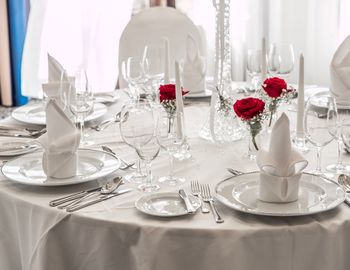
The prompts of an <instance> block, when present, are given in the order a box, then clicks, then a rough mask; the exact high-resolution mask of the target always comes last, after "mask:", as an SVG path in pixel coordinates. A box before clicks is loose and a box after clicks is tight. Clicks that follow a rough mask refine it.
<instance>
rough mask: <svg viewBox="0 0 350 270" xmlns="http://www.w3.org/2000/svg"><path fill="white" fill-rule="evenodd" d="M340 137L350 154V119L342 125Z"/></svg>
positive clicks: (345, 120)
mask: <svg viewBox="0 0 350 270" xmlns="http://www.w3.org/2000/svg"><path fill="white" fill-rule="evenodd" d="M340 135H341V138H342V142H343V144H344V147H345V149H346V152H348V153H349V152H350V118H348V119H344V120H343V121H342V124H341V131H340Z"/></svg>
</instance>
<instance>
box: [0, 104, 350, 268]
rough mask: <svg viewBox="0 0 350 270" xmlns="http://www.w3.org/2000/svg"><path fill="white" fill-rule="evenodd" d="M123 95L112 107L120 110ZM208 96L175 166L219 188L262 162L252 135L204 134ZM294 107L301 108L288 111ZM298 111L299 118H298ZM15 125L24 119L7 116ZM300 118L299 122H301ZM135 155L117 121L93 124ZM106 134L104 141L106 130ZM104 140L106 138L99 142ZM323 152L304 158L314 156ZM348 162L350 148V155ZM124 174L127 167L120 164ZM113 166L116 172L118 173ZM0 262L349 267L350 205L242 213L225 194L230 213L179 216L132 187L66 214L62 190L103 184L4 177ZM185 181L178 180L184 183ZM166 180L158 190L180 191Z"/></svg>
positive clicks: (161, 161)
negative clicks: (141, 207) (156, 211)
mask: <svg viewBox="0 0 350 270" xmlns="http://www.w3.org/2000/svg"><path fill="white" fill-rule="evenodd" d="M122 105H123V102H118V103H117V104H115V105H114V106H113V107H112V108H111V110H112V111H113V112H117V111H118V110H120V108H121V106H122ZM208 109H209V108H208V105H207V104H205V103H202V104H199V105H195V106H185V113H186V115H187V116H188V117H186V120H187V121H188V122H187V125H186V126H187V127H188V129H187V136H188V142H189V144H190V145H191V154H192V158H191V159H189V160H187V161H184V162H177V163H176V164H175V165H176V167H175V168H176V170H175V172H176V174H177V175H179V176H183V177H186V179H187V183H185V184H184V185H183V186H181V187H183V188H185V189H186V190H187V191H189V181H190V180H198V181H200V183H207V184H209V185H210V187H211V189H212V190H213V188H214V187H215V185H216V183H217V182H219V181H220V180H222V179H224V178H225V177H227V176H228V173H227V171H226V168H227V167H233V168H236V169H239V170H241V171H246V172H247V171H252V170H257V169H258V167H257V166H256V163H255V162H251V161H249V160H247V159H244V158H243V155H244V153H246V151H247V142H242V141H238V142H235V143H230V144H213V143H211V142H208V141H204V140H202V139H200V138H199V137H198V134H197V133H198V130H199V129H200V128H201V126H202V124H203V122H204V121H205V120H206V119H205V117H206V115H207V111H208ZM288 113H289V114H293V112H288ZM294 119H295V116H293V117H292V118H291V121H292V122H293V121H294ZM3 123H7V124H10V123H12V124H16V122H15V121H14V120H13V119H7V120H6V122H3ZM293 123H295V121H294V122H293ZM90 135H91V136H92V139H93V138H94V139H95V141H96V142H98V143H103V144H106V143H107V142H109V145H110V146H111V147H112V148H113V150H115V151H116V152H117V153H118V154H119V155H121V156H122V157H123V158H125V159H129V160H131V159H132V158H134V157H135V153H134V150H133V149H131V148H130V147H128V146H127V145H125V144H124V143H121V141H120V134H119V132H118V127H117V125H115V126H111V127H110V128H109V129H107V130H106V131H105V133H94V132H91V133H90ZM101 137H103V140H102V139H101ZM96 147H99V145H97V146H96ZM335 149H336V142H332V143H330V144H329V145H327V146H326V147H325V152H326V153H327V155H325V156H324V159H323V165H326V164H327V163H330V162H332V161H334V160H336V157H337V153H336V151H335ZM314 155H315V153H314V152H313V151H310V152H309V153H307V154H306V156H305V157H306V158H307V159H308V160H309V161H310V167H313V166H314V165H315V158H314ZM167 159H168V157H167V155H166V153H165V152H161V153H160V155H159V157H157V158H156V159H155V160H154V162H153V166H152V167H153V175H154V177H155V179H157V178H158V177H159V176H162V175H165V174H166V173H168V169H169V165H168V162H167ZM344 162H350V156H344ZM116 174H117V175H122V172H121V171H118V172H116ZM113 176H114V175H111V177H113ZM0 179H1V180H0V235H1V241H0V261H1V269H2V270H47V269H50V270H62V269H65V270H70V269H74V270H76V269H78V270H80V269H84V270H90V269H91V270H96V269H104V270H115V269H123V270H124V269H125V270H126V269H128V270H134V269H135V270H136V269H142V270H165V269H166V270H179V269H183V270H213V269H220V270H232V269H244V270H256V269H260V270H271V269H285V270H329V269H332V270H347V269H349V267H350V257H349V256H348V250H349V249H350V234H349V230H350V208H349V207H348V206H347V205H345V204H342V205H341V206H339V207H338V208H337V209H335V210H332V211H329V212H326V213H322V214H315V215H310V216H304V217H264V216H254V215H249V214H243V213H239V212H236V211H234V210H232V209H229V208H227V207H225V206H223V205H222V204H220V203H217V207H218V210H219V211H220V213H221V215H222V216H223V218H224V219H225V222H224V223H222V224H216V223H215V222H214V219H213V217H212V215H211V214H205V215H204V214H201V213H200V212H198V213H196V214H195V215H191V216H187V217H178V218H171V219H162V218H155V217H150V216H146V215H143V214H142V213H139V212H138V211H137V210H136V209H135V208H134V207H133V205H134V201H135V200H136V199H137V198H139V197H140V196H142V195H143V194H142V193H141V192H137V191H134V192H131V193H128V194H125V195H123V196H120V197H115V198H113V199H110V200H108V201H105V202H103V203H100V204H97V205H94V206H91V207H88V208H85V209H82V210H81V211H79V212H76V213H73V214H68V213H66V212H64V211H60V210H57V209H54V208H51V207H49V206H48V202H49V201H50V200H52V199H54V198H57V197H60V196H63V195H67V194H70V193H73V192H77V191H80V190H83V189H87V188H90V187H93V186H96V185H98V184H101V183H102V182H103V181H104V180H105V179H101V181H99V183H97V182H91V183H86V184H83V185H75V186H67V187H52V188H42V187H41V188H40V187H30V186H24V185H20V184H16V183H13V182H11V181H9V180H6V179H5V178H4V177H3V176H0ZM179 188H180V187H179ZM176 190H177V188H169V187H165V186H162V189H161V190H160V191H162V192H163V191H176Z"/></svg>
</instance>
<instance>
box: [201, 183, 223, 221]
mask: <svg viewBox="0 0 350 270" xmlns="http://www.w3.org/2000/svg"><path fill="white" fill-rule="evenodd" d="M200 188H201V195H202V198H203V201H205V202H208V203H209V204H210V207H211V210H212V212H213V215H214V218H215V221H216V223H222V222H224V220H223V219H222V217H221V216H220V214H219V212H218V210H217V209H216V206H215V204H214V199H213V197H212V196H211V194H210V188H209V185H208V184H203V185H201V186H200Z"/></svg>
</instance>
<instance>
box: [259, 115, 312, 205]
mask: <svg viewBox="0 0 350 270" xmlns="http://www.w3.org/2000/svg"><path fill="white" fill-rule="evenodd" d="M257 164H258V166H259V168H260V171H261V173H260V194H259V198H260V199H261V200H263V201H268V202H290V201H295V200H296V199H297V198H298V189H299V178H300V177H301V172H302V170H303V169H304V168H305V167H306V166H307V164H308V162H307V161H306V160H305V159H304V158H303V157H302V155H301V154H300V153H299V152H297V151H296V150H294V149H293V148H292V143H291V139H290V128H289V119H288V117H287V115H286V114H285V113H283V114H282V115H281V117H280V118H279V119H278V120H277V121H276V123H275V125H274V126H273V128H272V132H271V138H270V146H269V150H268V151H265V150H263V149H261V150H260V151H259V152H258V155H257Z"/></svg>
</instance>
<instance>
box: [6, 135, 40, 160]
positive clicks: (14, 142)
mask: <svg viewBox="0 0 350 270" xmlns="http://www.w3.org/2000/svg"><path fill="white" fill-rule="evenodd" d="M38 148H39V146H38V145H36V144H33V141H32V140H26V139H16V138H6V139H2V140H0V156H3V157H12V156H18V155H23V154H27V153H31V152H33V151H35V150H36V149H38Z"/></svg>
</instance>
